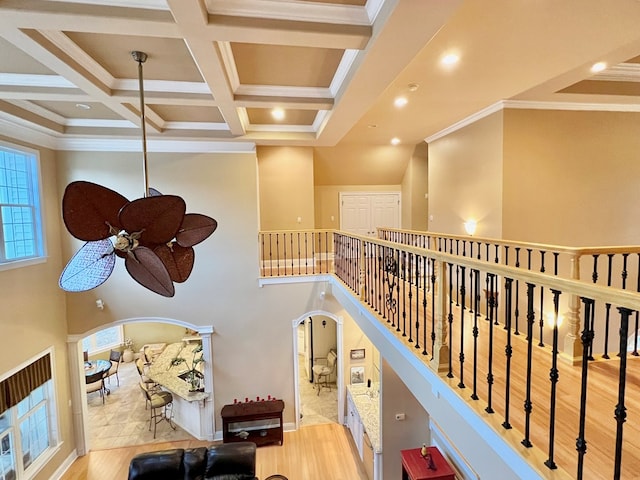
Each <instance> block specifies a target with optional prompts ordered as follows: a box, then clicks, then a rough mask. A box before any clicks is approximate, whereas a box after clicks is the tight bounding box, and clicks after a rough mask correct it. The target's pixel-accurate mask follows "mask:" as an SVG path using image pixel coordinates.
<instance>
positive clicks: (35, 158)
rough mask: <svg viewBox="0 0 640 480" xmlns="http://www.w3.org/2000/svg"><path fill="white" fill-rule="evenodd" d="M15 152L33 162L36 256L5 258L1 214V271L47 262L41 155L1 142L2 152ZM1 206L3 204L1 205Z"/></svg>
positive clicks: (31, 187)
mask: <svg viewBox="0 0 640 480" xmlns="http://www.w3.org/2000/svg"><path fill="white" fill-rule="evenodd" d="M2 151H4V152H13V153H17V154H20V155H25V156H27V157H29V158H30V160H31V172H30V178H29V181H30V188H29V194H30V201H29V205H28V206H29V207H30V208H32V209H33V219H32V221H33V224H32V225H33V231H34V235H35V239H34V242H35V245H34V247H35V254H34V255H32V256H28V257H20V258H16V259H10V260H8V259H6V257H5V245H4V232H3V231H2V222H1V219H2V217H1V213H0V271H2V270H9V269H12V268H19V267H24V266H28V265H34V264H36V263H43V262H44V261H45V260H46V248H45V245H46V242H45V234H44V226H43V225H44V224H43V220H42V210H43V205H42V177H41V173H40V154H39V152H38V151H37V150H33V149H30V148H26V147H22V146H19V145H14V144H11V143H7V142H2V141H0V152H2ZM0 205H1V204H0Z"/></svg>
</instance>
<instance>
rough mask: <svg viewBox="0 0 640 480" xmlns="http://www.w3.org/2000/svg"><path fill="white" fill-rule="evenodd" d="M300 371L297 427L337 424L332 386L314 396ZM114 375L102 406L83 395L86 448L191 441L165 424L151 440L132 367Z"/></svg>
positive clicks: (124, 366) (97, 396)
mask: <svg viewBox="0 0 640 480" xmlns="http://www.w3.org/2000/svg"><path fill="white" fill-rule="evenodd" d="M300 372H301V374H302V376H303V377H305V378H302V379H301V381H300V404H301V410H302V419H301V422H300V425H301V426H307V425H316V424H321V423H337V421H338V394H337V389H336V385H335V383H333V384H332V385H331V391H329V390H327V389H326V388H323V389H322V390H321V391H320V395H318V394H317V390H315V389H314V388H313V384H312V383H310V382H309V380H308V378H307V377H306V374H305V373H304V370H303V369H302V368H300ZM118 376H119V377H120V386H118V385H117V382H116V377H115V376H112V377H110V382H109V380H107V387H108V388H109V389H110V390H111V393H110V394H109V395H108V396H107V397H106V398H105V402H104V405H103V404H102V398H101V397H100V394H99V393H97V392H96V393H90V394H88V395H87V403H88V419H89V442H90V443H89V445H90V448H91V449H92V450H104V449H107V448H115V447H125V446H133V445H144V444H148V443H160V442H166V441H177V440H191V439H193V437H192V436H191V435H189V434H188V433H187V432H185V431H184V430H182V429H181V428H180V427H176V429H175V430H172V429H171V427H170V426H169V425H168V424H167V422H160V423H159V424H158V426H157V433H156V438H155V439H154V438H153V431H149V410H148V409H146V408H145V401H144V397H143V396H142V391H141V390H140V387H139V386H138V381H139V378H140V377H139V376H138V372H137V370H136V367H135V364H134V363H133V362H130V363H121V364H120V367H119V370H118Z"/></svg>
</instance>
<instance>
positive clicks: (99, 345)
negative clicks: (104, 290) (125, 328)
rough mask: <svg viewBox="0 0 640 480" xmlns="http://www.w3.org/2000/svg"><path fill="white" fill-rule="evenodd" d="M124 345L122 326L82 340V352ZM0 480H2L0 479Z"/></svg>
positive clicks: (106, 329) (92, 351) (94, 351)
mask: <svg viewBox="0 0 640 480" xmlns="http://www.w3.org/2000/svg"><path fill="white" fill-rule="evenodd" d="M123 343H124V339H123V334H122V325H118V326H116V327H109V328H105V329H104V330H100V331H99V332H96V333H94V334H93V335H89V336H88V337H84V338H83V339H82V350H84V351H85V352H87V351H88V352H89V353H91V354H93V353H96V352H99V351H102V350H110V349H111V348H115V347H119V346H120V345H122V344H123ZM0 480H2V479H1V478H0Z"/></svg>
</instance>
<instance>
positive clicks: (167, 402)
mask: <svg viewBox="0 0 640 480" xmlns="http://www.w3.org/2000/svg"><path fill="white" fill-rule="evenodd" d="M140 389H141V390H142V392H143V394H144V398H145V401H146V402H148V403H149V405H151V408H150V417H149V430H151V424H152V423H153V438H156V428H157V425H158V423H160V422H161V421H163V420H166V422H167V423H168V424H169V426H170V427H171V428H173V429H174V430H175V429H176V426H175V424H174V423H173V422H172V421H171V419H172V418H173V395H172V394H171V392H165V391H164V390H158V391H155V392H151V391H149V389H148V388H147V386H146V384H145V383H144V382H140Z"/></svg>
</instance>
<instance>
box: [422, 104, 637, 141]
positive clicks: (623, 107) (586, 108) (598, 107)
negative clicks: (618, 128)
mask: <svg viewBox="0 0 640 480" xmlns="http://www.w3.org/2000/svg"><path fill="white" fill-rule="evenodd" d="M504 109H519V110H570V111H581V112H640V105H638V104H630V103H606V104H605V103H573V102H534V101H529V100H501V101H499V102H496V103H494V104H493V105H490V106H488V107H486V108H484V109H482V110H480V111H478V112H476V113H474V114H472V115H469V116H468V117H466V118H463V119H462V120H460V121H459V122H456V123H454V124H453V125H450V126H449V127H447V128H444V129H442V130H440V131H439V132H437V133H434V134H433V135H430V136H428V137H426V138H425V139H424V141H425V142H427V143H431V142H433V141H435V140H438V139H439V138H442V137H446V136H447V135H449V134H451V133H453V132H455V131H457V130H460V129H462V128H464V127H467V126H469V125H472V124H474V123H475V122H477V121H478V120H482V119H483V118H485V117H488V116H489V115H491V114H493V113H496V112H499V111H500V110H504Z"/></svg>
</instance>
